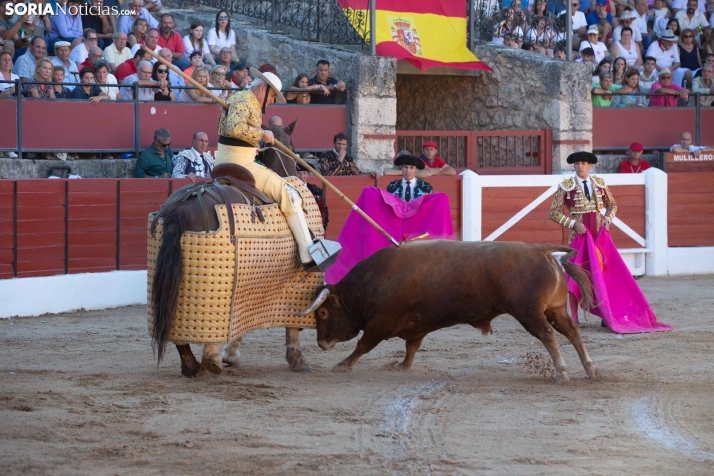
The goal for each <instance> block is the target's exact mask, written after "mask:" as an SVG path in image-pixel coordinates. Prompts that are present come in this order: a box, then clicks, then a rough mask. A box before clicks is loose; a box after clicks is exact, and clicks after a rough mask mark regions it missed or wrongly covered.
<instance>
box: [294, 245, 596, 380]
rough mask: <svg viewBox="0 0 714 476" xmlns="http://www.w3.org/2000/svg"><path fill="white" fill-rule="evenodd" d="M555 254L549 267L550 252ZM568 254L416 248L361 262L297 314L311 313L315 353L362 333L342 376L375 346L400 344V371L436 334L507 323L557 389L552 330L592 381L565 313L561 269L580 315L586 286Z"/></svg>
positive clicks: (515, 248)
mask: <svg viewBox="0 0 714 476" xmlns="http://www.w3.org/2000/svg"><path fill="white" fill-rule="evenodd" d="M556 252H562V253H565V255H564V256H561V258H560V260H557V259H556V258H555V257H554V256H553V253H556ZM575 253H576V252H575V251H574V250H572V249H570V248H567V247H563V246H553V245H541V244H538V245H529V244H525V243H508V242H503V243H496V242H454V241H424V242H413V243H407V244H405V245H404V246H402V247H401V249H396V248H394V247H389V248H384V249H382V250H380V251H378V252H377V253H375V254H373V255H372V256H370V257H369V258H367V259H365V260H363V261H361V262H360V263H359V264H358V265H357V266H355V267H354V268H353V269H352V271H350V272H349V273H348V274H347V275H346V276H345V277H344V278H342V280H341V281H340V282H339V283H337V284H335V285H327V286H325V287H324V288H323V289H322V290H321V291H320V293H319V295H318V297H317V299H316V300H315V302H314V303H313V305H312V306H310V308H309V309H307V310H306V311H305V312H311V311H313V310H315V309H316V317H317V342H318V345H319V346H320V348H322V349H323V350H329V349H331V348H332V347H333V346H334V345H335V344H336V343H337V342H344V341H347V340H350V339H352V338H353V337H355V336H357V334H359V331H364V334H363V335H362V337H361V338H360V339H359V341H358V342H357V348H356V349H355V351H354V352H353V353H352V354H351V355H350V356H349V357H347V358H346V359H345V360H343V361H342V362H340V363H339V364H337V365H336V366H335V367H333V369H332V370H333V371H335V372H343V371H348V370H350V369H351V368H352V366H353V365H354V364H355V363H356V362H357V360H358V359H359V358H360V357H361V356H363V355H364V354H366V353H367V352H369V351H370V350H372V349H374V348H375V347H376V346H377V345H378V344H379V343H380V342H382V341H383V340H385V339H391V338H392V337H400V338H402V339H404V340H405V341H406V347H407V355H406V357H405V358H404V361H403V362H402V363H400V364H399V365H398V366H397V367H398V368H400V369H403V370H408V369H410V368H411V366H412V362H413V361H414V354H415V353H416V351H417V349H419V346H420V344H421V341H422V339H424V337H425V336H426V335H427V334H428V333H430V332H433V331H435V330H437V329H442V328H444V327H450V326H453V325H456V324H470V325H472V326H473V327H475V328H477V329H480V330H481V332H482V333H483V334H486V333H488V332H491V321H492V320H493V319H494V318H495V317H497V316H499V315H501V314H510V315H512V316H513V317H515V318H516V319H517V320H518V322H520V323H521V325H523V327H524V328H525V329H526V330H527V331H528V332H530V333H531V334H533V336H535V337H536V338H538V339H539V340H540V341H541V342H542V343H543V345H545V348H546V349H547V350H548V352H549V353H550V356H551V358H552V359H553V363H554V364H555V368H556V380H557V382H558V383H565V382H567V381H568V375H567V370H568V369H567V367H566V366H565V361H564V360H563V357H562V356H561V354H560V349H559V347H558V341H557V338H556V336H555V333H554V332H553V329H554V328H555V330H557V331H558V332H560V333H561V334H563V335H564V336H565V337H567V338H568V340H569V341H570V342H571V343H572V344H573V346H574V347H575V350H576V351H577V352H578V355H579V356H580V360H581V361H582V364H583V367H585V372H586V373H587V375H588V377H590V378H594V377H596V376H599V373H600V372H599V370H598V369H596V367H595V365H594V364H593V362H592V361H591V360H590V357H589V356H588V353H587V350H586V349H585V346H584V345H583V341H582V339H581V337H580V330H579V329H578V326H577V325H576V324H575V323H574V322H573V321H572V320H571V319H570V317H569V316H568V314H567V312H566V302H567V289H566V281H565V275H564V274H563V270H562V269H561V265H562V266H563V267H564V268H565V270H566V271H567V272H568V274H569V275H570V276H571V277H572V278H573V279H574V280H575V281H576V282H577V283H578V286H579V287H580V290H581V292H582V294H583V296H584V297H583V301H582V304H583V307H584V308H585V309H588V308H589V306H590V303H591V301H592V285H591V284H590V281H589V279H588V277H587V275H586V274H585V272H584V271H582V270H581V269H580V268H578V267H577V266H575V265H573V264H571V263H570V262H569V261H568V258H569V257H571V256H573V255H574V254H575Z"/></svg>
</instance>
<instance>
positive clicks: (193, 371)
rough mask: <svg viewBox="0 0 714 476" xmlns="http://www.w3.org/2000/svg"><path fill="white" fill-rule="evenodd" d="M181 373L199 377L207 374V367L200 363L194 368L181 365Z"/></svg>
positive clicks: (189, 376)
mask: <svg viewBox="0 0 714 476" xmlns="http://www.w3.org/2000/svg"><path fill="white" fill-rule="evenodd" d="M181 375H183V376H184V377H187V378H199V377H202V376H204V375H206V369H204V368H203V367H201V366H200V365H196V366H195V367H193V368H188V367H181Z"/></svg>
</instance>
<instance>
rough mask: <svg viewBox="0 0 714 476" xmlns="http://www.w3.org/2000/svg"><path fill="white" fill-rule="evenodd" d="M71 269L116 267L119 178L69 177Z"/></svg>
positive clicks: (69, 249)
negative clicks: (92, 178) (74, 178)
mask: <svg viewBox="0 0 714 476" xmlns="http://www.w3.org/2000/svg"><path fill="white" fill-rule="evenodd" d="M67 187H68V190H69V194H68V206H69V211H68V221H67V227H68V232H67V236H68V252H67V258H68V262H67V268H68V271H69V272H70V273H90V272H100V271H113V270H115V269H117V259H116V258H117V218H116V217H117V181H116V179H94V180H68V181H67Z"/></svg>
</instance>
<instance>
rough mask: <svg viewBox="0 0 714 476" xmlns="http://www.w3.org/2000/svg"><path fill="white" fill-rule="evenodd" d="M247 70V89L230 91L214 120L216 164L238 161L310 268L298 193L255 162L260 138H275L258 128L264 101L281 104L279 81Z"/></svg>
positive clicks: (307, 235)
mask: <svg viewBox="0 0 714 476" xmlns="http://www.w3.org/2000/svg"><path fill="white" fill-rule="evenodd" d="M250 73H251V76H253V78H255V79H254V80H253V83H252V84H251V87H250V89H249V90H246V91H239V92H237V93H235V94H233V95H232V96H231V97H230V98H229V99H228V100H227V101H226V104H227V106H228V109H227V110H224V111H223V112H222V113H221V117H220V119H219V120H218V135H219V138H218V149H217V150H216V165H218V164H223V163H232V164H238V165H241V166H243V167H245V168H246V169H248V170H249V171H250V173H252V174H253V177H255V185H256V188H257V189H258V190H260V191H261V192H263V193H264V194H266V195H267V196H268V197H270V198H272V199H273V200H275V201H276V202H277V203H278V205H280V210H281V211H282V212H283V215H285V219H286V220H287V222H288V226H289V227H290V230H291V231H292V233H293V236H294V237H295V241H296V242H297V244H298V252H299V255H300V261H301V262H302V263H303V266H304V267H305V268H306V269H310V268H311V267H312V266H311V264H314V263H313V259H312V256H311V255H310V252H309V248H310V246H311V245H312V244H313V241H314V240H313V237H312V236H311V234H310V229H309V228H308V226H307V220H306V219H305V213H304V212H303V209H302V198H301V197H300V194H299V193H298V192H297V190H295V189H294V188H293V187H291V186H290V185H289V184H288V183H287V182H285V181H284V180H283V179H282V178H280V176H279V175H278V174H276V173H275V172H273V171H272V170H270V169H268V168H267V167H265V166H263V165H261V164H258V163H257V162H255V154H256V148H257V146H258V143H259V142H260V141H261V140H262V141H263V142H265V143H266V144H272V143H273V142H274V141H275V139H274V137H273V133H272V132H270V131H268V130H263V129H262V128H261V124H262V112H265V106H266V104H272V103H273V102H274V101H275V99H276V98H277V99H278V101H279V102H281V103H285V98H284V97H283V95H282V94H281V93H280V89H281V88H282V82H281V81H280V79H279V78H278V77H277V76H276V75H274V74H273V73H269V72H268V73H261V72H260V71H258V70H257V69H254V68H251V69H250ZM323 241H326V240H323Z"/></svg>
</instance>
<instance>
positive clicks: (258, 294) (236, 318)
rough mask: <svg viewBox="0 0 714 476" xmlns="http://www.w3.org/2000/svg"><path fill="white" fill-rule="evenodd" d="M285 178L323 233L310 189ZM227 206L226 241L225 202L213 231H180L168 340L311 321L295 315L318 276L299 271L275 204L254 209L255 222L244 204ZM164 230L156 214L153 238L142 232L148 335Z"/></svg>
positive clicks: (213, 337) (227, 337)
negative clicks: (180, 272)
mask: <svg viewBox="0 0 714 476" xmlns="http://www.w3.org/2000/svg"><path fill="white" fill-rule="evenodd" d="M285 180H286V181H287V182H288V183H290V184H291V185H292V186H293V187H295V189H296V190H298V192H299V193H300V195H301V196H302V200H303V208H304V209H305V216H306V218H307V223H308V226H309V228H310V230H312V232H313V233H314V234H315V235H316V236H323V235H324V230H323V228H322V218H321V216H320V209H319V208H318V206H317V203H315V199H314V197H313V195H312V193H310V191H309V190H308V188H307V187H306V186H305V184H304V183H303V182H302V181H300V180H299V179H297V178H295V177H289V178H287V179H285ZM232 206H233V213H234V215H235V230H236V241H235V243H232V242H231V239H230V231H229V226H228V217H227V209H226V206H225V205H216V210H217V212H218V214H219V218H220V220H219V221H220V223H221V226H220V228H219V229H218V230H217V231H215V232H211V233H205V232H186V233H184V235H183V237H182V238H181V250H182V261H183V276H182V279H181V285H180V287H179V302H178V309H177V312H176V316H175V318H174V323H173V326H172V328H171V334H170V337H169V340H171V341H173V342H176V343H196V344H206V343H218V342H228V341H231V340H234V339H236V338H238V337H240V336H241V335H242V334H244V333H246V332H248V331H250V330H253V329H258V328H261V327H305V328H314V327H315V316H314V314H308V315H307V316H303V317H300V316H297V315H296V314H297V313H298V312H300V311H302V310H303V309H305V308H307V307H308V306H309V305H310V304H311V303H312V301H313V299H314V297H315V294H316V292H317V289H318V287H319V286H321V285H322V284H323V282H324V274H323V273H306V272H305V271H303V269H302V265H301V264H300V262H299V260H298V258H297V244H296V243H295V240H294V239H293V235H292V233H291V232H290V228H289V227H288V224H287V221H286V220H285V217H284V216H283V214H282V212H281V211H280V208H279V207H278V205H277V204H272V205H263V206H261V207H260V209H261V211H262V212H263V215H264V217H265V223H262V222H261V221H260V220H259V219H258V218H257V217H256V218H255V223H253V221H252V218H251V207H250V206H249V205H235V204H234V205H232ZM152 215H153V214H151V215H149V225H151V220H152ZM162 232H163V219H160V220H159V222H158V224H157V227H156V234H155V236H153V237H152V236H151V233H149V235H148V267H147V270H148V273H147V274H148V276H147V278H148V283H147V284H148V286H147V288H148V302H149V306H148V326H149V333H151V331H152V329H153V323H154V320H153V309H152V306H151V302H152V293H151V288H152V283H153V280H154V271H155V269H156V256H157V254H158V252H159V247H160V246H161V237H162ZM236 252H237V256H236ZM236 273H237V276H236ZM234 279H235V289H234V288H233V285H234ZM232 298H233V302H232V303H231V300H232ZM231 304H232V307H233V312H232V313H231Z"/></svg>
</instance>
